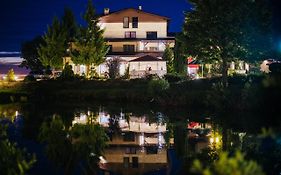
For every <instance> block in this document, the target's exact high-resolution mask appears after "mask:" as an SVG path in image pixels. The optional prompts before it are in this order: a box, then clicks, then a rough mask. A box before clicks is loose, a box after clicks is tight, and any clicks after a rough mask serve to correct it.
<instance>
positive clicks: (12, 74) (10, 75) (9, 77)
mask: <svg viewBox="0 0 281 175" xmlns="http://www.w3.org/2000/svg"><path fill="white" fill-rule="evenodd" d="M6 80H7V81H16V76H15V72H14V70H13V69H10V70H9V71H8V73H7V77H6Z"/></svg>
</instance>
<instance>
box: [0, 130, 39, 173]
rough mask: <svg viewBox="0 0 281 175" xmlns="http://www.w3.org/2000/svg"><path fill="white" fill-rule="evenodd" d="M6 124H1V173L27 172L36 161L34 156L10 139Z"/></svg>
mask: <svg viewBox="0 0 281 175" xmlns="http://www.w3.org/2000/svg"><path fill="white" fill-rule="evenodd" d="M6 129H7V128H6V126H3V124H0V173H1V174H25V173H26V172H27V171H28V170H29V169H31V168H32V166H33V164H34V163H35V162H36V159H35V155H33V156H32V157H30V156H28V154H27V153H26V152H25V151H24V150H21V149H19V148H17V147H16V144H15V143H12V142H10V141H9V139H8V136H7V133H6Z"/></svg>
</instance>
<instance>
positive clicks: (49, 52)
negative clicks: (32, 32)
mask: <svg viewBox="0 0 281 175" xmlns="http://www.w3.org/2000/svg"><path fill="white" fill-rule="evenodd" d="M43 40H44V44H40V47H39V49H38V55H39V60H40V61H41V62H42V64H43V66H45V67H47V66H50V67H52V68H56V69H62V67H63V56H64V55H65V52H66V47H65V43H66V31H65V30H64V29H63V27H62V25H61V23H60V21H59V19H58V18H57V17H54V19H53V23H52V25H51V26H48V31H47V33H45V35H44V36H43Z"/></svg>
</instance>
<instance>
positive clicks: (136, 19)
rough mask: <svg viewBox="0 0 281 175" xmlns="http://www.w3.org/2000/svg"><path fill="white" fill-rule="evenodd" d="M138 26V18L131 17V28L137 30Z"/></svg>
mask: <svg viewBox="0 0 281 175" xmlns="http://www.w3.org/2000/svg"><path fill="white" fill-rule="evenodd" d="M138 26H139V18H138V17H132V27H133V28H138Z"/></svg>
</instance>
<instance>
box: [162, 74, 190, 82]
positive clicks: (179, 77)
mask: <svg viewBox="0 0 281 175" xmlns="http://www.w3.org/2000/svg"><path fill="white" fill-rule="evenodd" d="M164 78H165V80H167V81H168V82H169V83H175V82H179V81H183V80H185V79H187V77H186V76H185V75H180V74H166V75H164Z"/></svg>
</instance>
